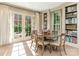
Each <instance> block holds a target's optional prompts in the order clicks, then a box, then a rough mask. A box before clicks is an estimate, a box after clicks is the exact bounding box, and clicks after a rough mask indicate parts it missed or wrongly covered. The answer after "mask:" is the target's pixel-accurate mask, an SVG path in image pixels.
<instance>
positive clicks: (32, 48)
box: [26, 41, 36, 56]
mask: <svg viewBox="0 0 79 59" xmlns="http://www.w3.org/2000/svg"><path fill="white" fill-rule="evenodd" d="M26 43H27V45H28V47H29V49H30V50H31V52H32V54H33V55H34V56H35V55H36V54H35V51H34V50H35V49H34V47H31V48H30V46H31V41H27V42H26Z"/></svg>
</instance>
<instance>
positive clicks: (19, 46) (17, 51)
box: [11, 43, 26, 56]
mask: <svg viewBox="0 0 79 59" xmlns="http://www.w3.org/2000/svg"><path fill="white" fill-rule="evenodd" d="M11 55H12V56H26V53H25V49H24V47H23V43H16V44H14V45H13V50H12V54H11Z"/></svg>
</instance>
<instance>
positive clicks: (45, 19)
mask: <svg viewBox="0 0 79 59" xmlns="http://www.w3.org/2000/svg"><path fill="white" fill-rule="evenodd" d="M43 17H44V30H47V13H44V14H43Z"/></svg>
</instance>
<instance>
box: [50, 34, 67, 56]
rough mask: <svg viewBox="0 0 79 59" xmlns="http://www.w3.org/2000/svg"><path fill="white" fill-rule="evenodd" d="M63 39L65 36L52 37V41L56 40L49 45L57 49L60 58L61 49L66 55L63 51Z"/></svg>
mask: <svg viewBox="0 0 79 59" xmlns="http://www.w3.org/2000/svg"><path fill="white" fill-rule="evenodd" d="M65 37H66V34H65V33H62V34H61V35H58V36H56V37H53V39H55V40H56V39H57V40H56V41H53V42H52V41H51V42H50V45H52V46H54V47H56V49H57V48H59V52H60V55H61V56H62V53H61V51H62V48H63V50H64V53H65V54H66V55H67V53H66V50H65ZM51 50H52V47H51Z"/></svg>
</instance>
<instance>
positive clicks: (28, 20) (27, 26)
mask: <svg viewBox="0 0 79 59" xmlns="http://www.w3.org/2000/svg"><path fill="white" fill-rule="evenodd" d="M25 32H26V36H30V34H31V17H30V16H26V17H25Z"/></svg>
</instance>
